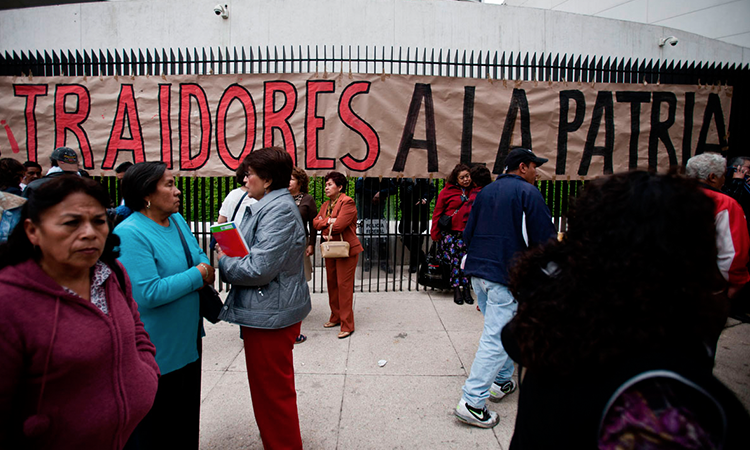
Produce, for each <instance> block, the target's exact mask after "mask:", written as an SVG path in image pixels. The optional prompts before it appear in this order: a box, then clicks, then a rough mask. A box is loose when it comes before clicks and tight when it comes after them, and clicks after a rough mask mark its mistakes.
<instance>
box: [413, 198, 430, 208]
mask: <svg viewBox="0 0 750 450" xmlns="http://www.w3.org/2000/svg"><path fill="white" fill-rule="evenodd" d="M426 204H427V199H425V198H423V199H422V200H420V201H418V202H417V203H415V204H414V206H419V205H426Z"/></svg>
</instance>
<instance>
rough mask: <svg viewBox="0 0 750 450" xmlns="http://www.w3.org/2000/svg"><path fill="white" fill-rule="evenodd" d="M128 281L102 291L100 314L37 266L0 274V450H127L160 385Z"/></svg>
mask: <svg viewBox="0 0 750 450" xmlns="http://www.w3.org/2000/svg"><path fill="white" fill-rule="evenodd" d="M118 265H119V263H118ZM119 268H120V270H123V271H124V269H122V266H121V265H120V266H119ZM125 280H126V281H125V284H126V286H125V291H126V292H123V290H122V289H121V288H120V284H119V282H118V281H117V277H116V276H115V274H114V273H112V274H111V275H110V276H109V277H108V278H107V280H106V281H105V282H104V288H105V291H106V298H107V306H108V307H109V314H108V315H105V314H104V313H102V311H101V310H99V309H98V308H97V307H96V306H95V305H94V304H92V303H91V302H90V301H87V300H84V299H82V298H80V297H78V296H76V295H73V294H70V293H67V292H66V291H65V290H64V289H63V288H62V287H60V285H58V284H57V283H56V282H55V281H54V280H53V279H52V278H50V277H49V276H48V275H47V274H46V273H44V272H43V271H42V270H41V268H40V267H39V265H38V264H37V263H36V262H34V261H33V260H29V261H26V262H24V263H21V264H18V265H16V266H10V267H5V268H3V269H2V270H0V355H1V356H0V358H1V359H2V362H1V363H0V449H6V448H9V449H10V448H26V449H50V448H54V449H81V448H96V449H121V448H122V447H123V446H124V445H125V443H126V442H127V440H128V438H129V437H130V434H131V433H132V432H133V430H134V429H135V426H136V425H137V424H138V423H139V422H140V421H141V419H142V418H143V417H144V416H145V415H146V413H147V412H148V411H149V409H150V408H151V405H152V404H153V401H154V397H155V395H156V387H157V382H158V378H159V368H158V366H157V365H156V361H155V360H154V355H155V352H156V351H155V349H154V346H153V344H152V343H151V341H150V340H149V337H148V334H147V333H146V331H145V330H144V328H143V324H142V323H141V321H140V319H139V315H138V307H137V305H136V303H135V302H134V301H133V298H132V295H131V288H130V281H129V280H128V278H127V277H125Z"/></svg>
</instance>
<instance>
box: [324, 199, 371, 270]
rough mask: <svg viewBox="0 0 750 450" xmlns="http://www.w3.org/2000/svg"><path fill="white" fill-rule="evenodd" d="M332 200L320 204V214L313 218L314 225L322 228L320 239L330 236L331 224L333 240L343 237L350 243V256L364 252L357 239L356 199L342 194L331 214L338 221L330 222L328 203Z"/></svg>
mask: <svg viewBox="0 0 750 450" xmlns="http://www.w3.org/2000/svg"><path fill="white" fill-rule="evenodd" d="M329 203H331V201H330V200H328V201H327V202H325V203H323V204H322V205H320V211H319V212H318V215H317V216H316V217H315V218H314V219H313V227H315V229H316V230H320V241H321V242H323V240H324V239H325V238H324V237H323V236H324V235H325V236H328V227H329V226H330V227H331V228H332V229H331V235H332V238H331V239H332V240H336V241H339V240H341V238H343V239H344V240H345V241H346V242H348V243H349V256H354V255H357V254H359V253H360V252H362V244H361V243H360V242H359V239H357V208H356V206H354V200H352V198H351V197H349V196H347V195H345V194H340V196H339V199H338V201H337V202H336V204H335V205H334V206H333V211H332V212H331V216H330V217H333V218H335V219H336V222H334V223H333V224H331V225H329V224H328V215H327V214H326V212H327V211H328V204H329Z"/></svg>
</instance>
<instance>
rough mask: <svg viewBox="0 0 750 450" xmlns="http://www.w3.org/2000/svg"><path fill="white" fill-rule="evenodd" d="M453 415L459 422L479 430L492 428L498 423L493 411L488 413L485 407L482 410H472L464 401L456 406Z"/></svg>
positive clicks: (498, 420)
mask: <svg viewBox="0 0 750 450" xmlns="http://www.w3.org/2000/svg"><path fill="white" fill-rule="evenodd" d="M453 414H455V415H456V417H457V418H458V420H460V421H461V422H463V423H466V424H469V425H474V426H475V427H479V428H492V427H494V426H495V425H497V424H498V422H500V419H499V418H498V416H497V413H496V412H495V411H489V410H488V409H487V407H486V406H485V407H484V408H482V409H476V408H472V407H471V406H469V405H468V404H466V400H464V399H461V401H459V402H458V406H456V410H455V411H453Z"/></svg>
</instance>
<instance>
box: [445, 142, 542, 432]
mask: <svg viewBox="0 0 750 450" xmlns="http://www.w3.org/2000/svg"><path fill="white" fill-rule="evenodd" d="M547 161H548V160H547V159H545V158H539V157H537V156H536V155H534V153H532V152H531V150H527V149H524V148H514V149H513V150H511V151H510V153H509V154H508V156H507V157H506V159H505V163H506V166H505V174H503V175H500V176H499V177H498V179H497V180H496V181H495V182H494V183H491V184H489V185H487V186H486V187H485V188H484V189H482V191H481V192H480V193H479V195H477V198H476V200H475V201H474V205H473V206H472V208H471V214H470V215H469V220H468V222H467V223H466V229H465V230H464V241H465V242H466V246H467V248H468V251H467V256H466V263H465V266H464V272H465V273H466V275H468V276H471V285H472V287H473V288H474V292H476V294H477V304H478V305H479V309H480V310H481V311H482V314H484V330H483V331H482V337H481V338H480V340H479V348H478V349H477V354H476V356H475V357H474V364H472V366H471V374H470V375H469V378H468V379H467V380H466V383H465V384H464V387H463V396H462V397H461V400H460V401H459V403H458V406H457V407H456V410H455V412H454V413H455V415H456V417H457V418H458V419H459V420H460V421H462V422H464V423H467V424H469V425H474V426H477V427H481V428H491V427H494V426H495V425H497V423H498V420H499V419H498V416H497V413H496V412H494V411H489V410H487V407H486V406H485V402H486V400H487V398H488V397H489V399H490V400H492V401H496V402H497V401H500V399H502V398H503V397H504V396H506V395H507V394H510V393H511V392H513V391H514V390H515V389H516V382H515V381H513V378H512V376H513V370H514V368H513V361H512V360H511V359H510V358H509V357H508V354H507V353H506V351H505V349H504V348H503V344H502V342H501V340H500V331H501V330H502V329H503V327H504V326H505V324H507V323H508V322H509V321H510V319H511V318H513V315H514V314H515V313H516V308H517V306H518V304H517V302H516V300H515V299H514V298H513V295H512V294H511V293H510V290H509V289H508V269H509V268H510V266H511V265H512V264H513V258H514V257H515V256H516V255H517V253H518V252H521V251H523V250H526V249H527V248H529V247H532V246H534V245H537V244H542V243H544V242H547V241H548V240H550V239H552V238H554V237H555V236H556V231H555V227H554V225H553V224H552V217H551V216H550V212H549V209H548V208H547V205H546V204H545V203H544V199H543V198H542V194H541V193H540V192H539V190H538V189H537V188H536V187H535V186H534V184H533V183H534V181H535V180H536V168H537V167H539V166H541V165H542V164H544V163H546V162H547Z"/></svg>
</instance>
